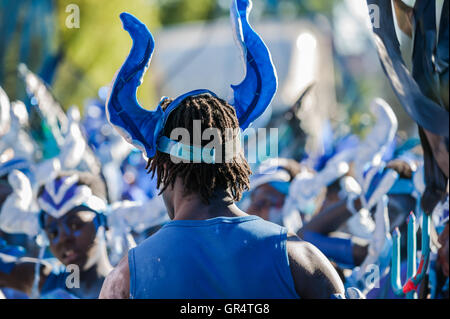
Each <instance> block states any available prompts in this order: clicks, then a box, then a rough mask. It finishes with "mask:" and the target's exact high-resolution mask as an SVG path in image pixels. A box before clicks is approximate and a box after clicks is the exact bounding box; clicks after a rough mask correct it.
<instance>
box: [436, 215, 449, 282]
mask: <svg viewBox="0 0 450 319" xmlns="http://www.w3.org/2000/svg"><path fill="white" fill-rule="evenodd" d="M448 227H449V226H448V223H447V225H446V226H445V228H444V230H443V231H442V233H441V234H440V235H439V244H441V247H440V248H439V250H438V261H439V264H440V266H441V269H442V272H443V273H444V276H445V277H447V278H448V274H449V270H448V268H449V267H448V264H449V252H448V251H449V248H448V238H449V229H448Z"/></svg>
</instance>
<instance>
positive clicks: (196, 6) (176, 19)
mask: <svg viewBox="0 0 450 319" xmlns="http://www.w3.org/2000/svg"><path fill="white" fill-rule="evenodd" d="M156 2H157V4H158V7H159V8H160V18H161V23H162V24H163V25H169V24H175V23H183V22H188V21H198V20H206V19H210V18H213V12H214V11H215V9H216V2H217V1H216V0H157V1H156Z"/></svg>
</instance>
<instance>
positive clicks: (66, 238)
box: [0, 207, 112, 298]
mask: <svg viewBox="0 0 450 319" xmlns="http://www.w3.org/2000/svg"><path fill="white" fill-rule="evenodd" d="M94 217H95V213H94V212H92V211H89V210H87V209H86V208H83V207H79V208H75V209H73V210H71V211H69V212H68V213H67V214H65V215H64V216H62V217H61V218H58V219H56V218H54V217H52V216H50V215H45V217H44V220H45V221H44V223H45V231H46V234H47V237H48V238H49V240H50V246H49V247H50V251H51V252H52V254H53V255H54V256H55V257H56V258H57V259H58V260H59V261H60V262H62V263H63V264H64V265H66V266H67V265H70V264H74V265H77V266H78V267H79V269H80V288H79V289H77V288H74V290H73V293H74V294H75V295H79V296H82V297H84V298H96V297H97V296H98V294H99V291H100V289H101V286H102V284H103V280H104V278H105V277H106V276H107V275H108V273H109V272H110V271H111V269H112V266H111V265H110V263H109V260H108V258H107V252H106V247H102V246H101V245H99V241H98V238H97V237H96V229H95V226H94V222H93V220H94ZM37 262H38V260H37V259H34V258H20V259H19V260H17V262H16V266H15V267H14V268H13V270H12V272H11V273H10V274H8V275H7V274H3V273H1V272H0V286H4V287H10V288H14V289H17V290H19V291H23V292H25V293H26V294H28V295H29V294H30V293H31V289H32V285H33V278H34V271H35V265H36V263H37ZM51 270H52V269H51V266H50V264H48V263H42V266H41V267H40V271H41V278H40V283H39V286H40V288H42V287H43V285H44V283H45V281H46V279H47V278H48V275H49V274H50V272H51Z"/></svg>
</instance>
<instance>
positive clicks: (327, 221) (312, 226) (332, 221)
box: [247, 184, 368, 265]
mask: <svg viewBox="0 0 450 319" xmlns="http://www.w3.org/2000/svg"><path fill="white" fill-rule="evenodd" d="M333 195H334V194H333ZM285 197H286V196H285V195H283V194H281V193H280V192H278V191H277V190H276V189H275V188H273V187H272V186H270V185H269V184H263V185H261V186H259V187H258V188H256V189H255V190H254V191H253V193H252V196H251V203H250V207H249V208H248V210H247V211H248V213H249V214H250V215H257V216H259V217H261V218H263V219H265V220H269V211H270V208H272V207H273V208H281V207H283V204H284V200H285ZM326 203H327V205H326V207H325V209H322V210H321V212H320V213H319V214H320V217H317V218H316V217H314V218H313V219H312V220H311V222H309V223H308V224H307V225H305V227H304V228H302V230H300V231H299V233H298V236H299V237H300V238H302V237H303V230H304V229H307V230H310V231H314V232H317V233H320V234H328V233H330V232H332V231H334V230H335V229H333V228H329V226H330V225H334V226H335V225H340V224H342V223H344V222H345V221H346V220H347V219H348V218H350V217H351V216H352V215H351V213H350V212H349V211H348V210H347V207H346V202H345V201H341V200H337V199H336V196H333V197H332V198H328V197H327V200H326ZM336 203H337V204H336ZM358 204H359V201H358V203H357V205H358ZM367 250H368V245H367V244H363V243H358V242H357V241H356V240H355V242H354V243H353V260H355V263H356V265H360V264H361V263H362V262H363V261H364V258H366V256H367Z"/></svg>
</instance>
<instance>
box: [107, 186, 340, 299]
mask: <svg viewBox="0 0 450 319" xmlns="http://www.w3.org/2000/svg"><path fill="white" fill-rule="evenodd" d="M184 189H185V187H184V185H183V183H182V181H181V180H180V179H179V178H178V179H177V180H176V182H175V185H174V186H173V187H168V188H167V189H166V190H165V191H164V193H163V197H164V201H165V203H166V207H167V209H168V214H169V216H170V218H171V219H173V220H205V219H211V218H215V217H240V216H247V214H246V213H244V212H243V211H241V210H240V209H239V208H238V207H237V206H236V205H235V204H234V202H233V200H232V199H231V197H230V195H229V194H228V193H227V192H225V191H223V192H218V193H217V196H216V197H215V198H214V199H212V200H211V201H210V204H209V205H207V204H205V203H203V202H202V200H201V198H200V196H199V195H198V194H192V193H191V194H185V193H184V191H183V190H184ZM287 252H288V256H289V262H290V267H291V273H292V277H293V279H294V283H295V288H296V290H297V293H298V295H299V296H300V297H301V298H314V299H326V298H330V296H331V295H332V294H343V293H344V286H343V283H342V281H341V280H340V278H339V276H338V274H337V272H336V271H335V270H334V268H333V266H332V265H331V264H330V262H329V261H328V259H327V258H326V257H325V256H324V255H323V254H322V253H321V252H320V251H319V250H318V249H317V248H315V247H314V246H312V245H311V244H309V243H306V242H304V241H301V240H300V239H299V238H298V237H297V236H295V235H294V234H289V235H288V241H287ZM129 295H130V272H129V265H128V256H125V257H123V258H122V260H121V261H120V262H119V264H118V265H117V267H116V268H115V269H114V270H113V271H112V272H111V273H110V274H109V275H108V277H107V278H106V280H105V282H104V284H103V288H102V291H101V292H100V298H101V299H127V298H129Z"/></svg>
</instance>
